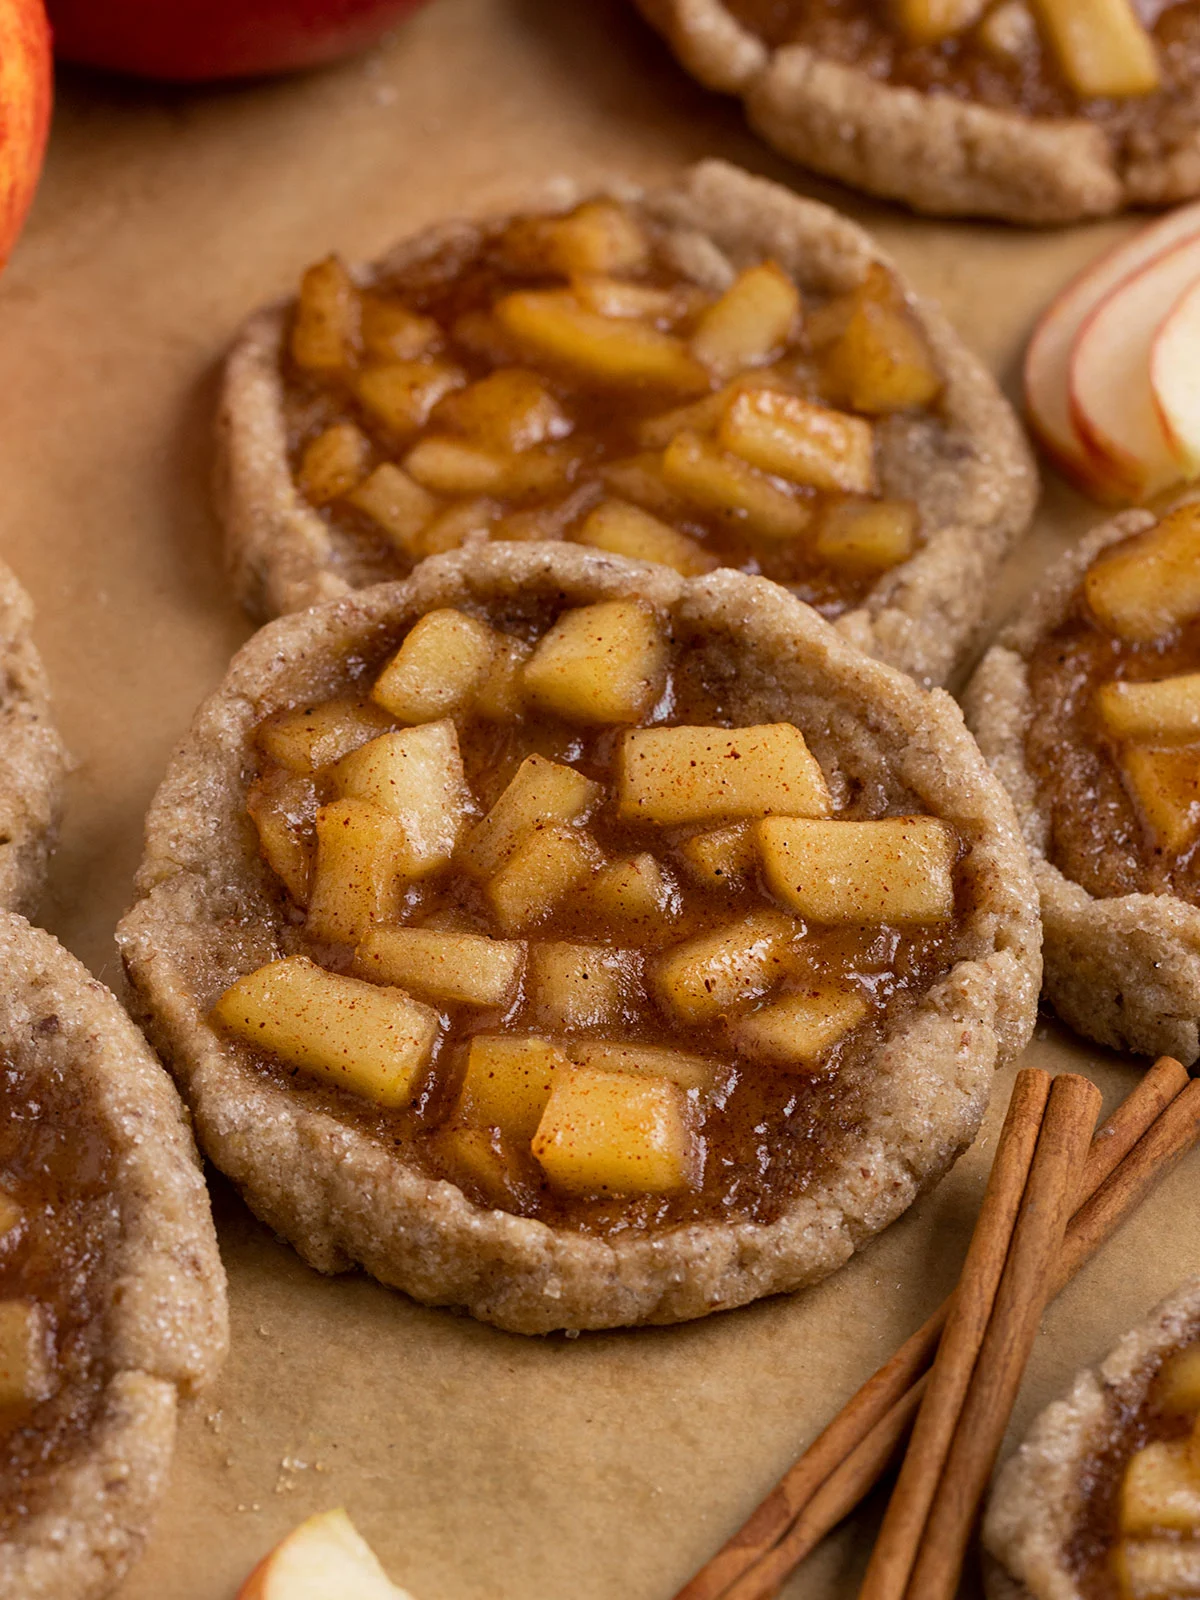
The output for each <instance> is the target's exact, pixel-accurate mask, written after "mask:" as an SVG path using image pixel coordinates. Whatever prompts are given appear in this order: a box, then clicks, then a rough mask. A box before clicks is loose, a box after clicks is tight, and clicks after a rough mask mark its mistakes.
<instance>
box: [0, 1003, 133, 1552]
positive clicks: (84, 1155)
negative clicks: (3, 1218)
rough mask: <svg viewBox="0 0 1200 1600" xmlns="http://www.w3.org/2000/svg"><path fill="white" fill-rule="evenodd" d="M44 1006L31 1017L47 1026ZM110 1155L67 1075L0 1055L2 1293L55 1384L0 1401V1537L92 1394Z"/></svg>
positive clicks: (109, 1215)
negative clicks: (21, 1401)
mask: <svg viewBox="0 0 1200 1600" xmlns="http://www.w3.org/2000/svg"><path fill="white" fill-rule="evenodd" d="M55 1026H57V1019H56V1018H54V1017H46V1018H44V1019H42V1021H41V1023H40V1024H39V1027H41V1028H42V1029H51V1028H53V1027H55ZM110 1180H111V1158H110V1153H109V1150H108V1147H107V1145H106V1144H105V1142H104V1141H103V1140H102V1138H101V1136H100V1134H99V1132H98V1131H97V1130H96V1129H95V1128H94V1125H93V1123H92V1120H91V1117H90V1114H89V1112H88V1109H87V1107H86V1106H85V1105H84V1103H83V1101H82V1098H81V1096H80V1095H79V1093H78V1091H77V1090H76V1089H75V1088H74V1086H73V1085H72V1084H71V1083H69V1082H68V1081H67V1080H65V1079H64V1078H61V1077H57V1076H56V1077H55V1078H53V1079H48V1078H43V1079H40V1080H39V1082H38V1083H37V1085H36V1086H33V1085H31V1084H30V1083H29V1082H28V1080H27V1078H26V1077H25V1076H24V1075H23V1074H22V1073H21V1071H20V1070H19V1069H18V1068H17V1067H15V1066H14V1065H13V1064H12V1063H11V1062H8V1061H4V1060H2V1059H0V1188H2V1189H3V1190H4V1192H5V1194H6V1195H8V1196H9V1197H11V1198H12V1199H13V1200H15V1201H16V1202H17V1204H18V1205H19V1206H20V1207H21V1209H22V1212H23V1217H22V1221H21V1222H20V1223H19V1224H18V1226H17V1227H16V1228H14V1229H13V1230H12V1231H11V1232H10V1233H8V1234H6V1235H4V1236H2V1237H0V1300H33V1301H35V1302H36V1303H37V1305H38V1306H39V1307H40V1309H41V1312H42V1314H43V1318H44V1321H45V1326H46V1331H47V1348H46V1352H45V1354H46V1356H47V1358H48V1360H49V1363H50V1373H51V1378H52V1382H53V1383H54V1385H55V1390H54V1393H53V1394H52V1395H51V1396H50V1398H48V1399H46V1400H43V1401H41V1402H39V1403H36V1404H29V1405H24V1406H20V1407H16V1408H13V1409H10V1410H0V1538H2V1537H3V1536H4V1534H5V1532H6V1531H7V1530H9V1529H11V1528H13V1527H14V1526H15V1525H16V1524H18V1523H19V1522H21V1521H23V1520H24V1519H26V1518H28V1517H29V1516H31V1515H35V1514H36V1513H37V1511H38V1509H39V1506H40V1503H41V1501H42V1499H43V1497H44V1496H45V1494H46V1492H47V1491H48V1490H49V1489H51V1488H52V1487H53V1485H54V1482H55V1479H56V1476H57V1474H58V1473H60V1472H61V1470H62V1468H63V1466H64V1465H65V1464H66V1462H67V1461H68V1460H69V1459H70V1456H71V1454H72V1452H73V1449H74V1448H75V1446H76V1444H77V1442H78V1441H79V1439H80V1438H81V1437H82V1436H84V1435H85V1434H86V1432H87V1430H88V1428H89V1427H90V1426H91V1424H92V1422H93V1420H94V1418H95V1416H96V1413H97V1409H98V1407H99V1404H100V1399H101V1391H102V1386H103V1383H104V1380H105V1377H106V1373H105V1370H104V1355H103V1337H104V1321H105V1305H104V1295H103V1281H104V1272H105V1263H106V1260H107V1259H108V1258H109V1257H110V1255H111V1250H112V1248H113V1245H114V1243H115V1240H116V1236H117V1231H118V1227H119V1217H118V1213H117V1207H116V1203H115V1201H114V1200H113V1198H112V1195H111V1192H110Z"/></svg>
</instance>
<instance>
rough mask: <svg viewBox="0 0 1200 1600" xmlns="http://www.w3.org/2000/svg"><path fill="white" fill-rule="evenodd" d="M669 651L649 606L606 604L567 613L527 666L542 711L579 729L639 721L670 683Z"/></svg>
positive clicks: (531, 692)
mask: <svg viewBox="0 0 1200 1600" xmlns="http://www.w3.org/2000/svg"><path fill="white" fill-rule="evenodd" d="M668 656H669V645H668V643H667V637H666V634H665V632H664V630H663V627H662V624H661V623H660V621H659V619H658V617H657V615H656V614H655V612H654V610H653V608H652V607H651V606H649V605H647V604H645V602H643V601H641V600H601V601H598V602H597V603H596V604H595V605H590V606H579V607H577V608H575V609H574V610H571V611H564V612H563V613H562V615H561V616H560V617H559V619H558V621H557V622H556V623H555V624H554V626H553V627H552V628H551V629H550V631H549V632H548V633H546V634H543V636H542V637H541V639H539V640H538V643H537V645H536V647H535V649H534V652H533V654H532V655H531V656H530V658H529V660H528V661H527V662H526V664H525V671H524V684H525V692H526V694H527V695H528V697H529V698H530V700H531V701H533V703H534V704H535V705H538V706H541V707H542V709H543V710H545V711H552V712H554V713H555V714H556V715H558V716H560V717H565V718H566V719H567V720H568V721H571V722H585V723H590V722H598V723H604V722H636V721H637V720H638V719H639V718H640V717H643V716H645V715H646V713H647V712H648V711H650V709H651V708H652V707H653V705H654V703H655V701H656V700H657V699H658V697H659V695H660V694H661V693H662V691H663V686H664V684H665V682H666V675H667V664H668Z"/></svg>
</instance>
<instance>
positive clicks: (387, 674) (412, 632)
mask: <svg viewBox="0 0 1200 1600" xmlns="http://www.w3.org/2000/svg"><path fill="white" fill-rule="evenodd" d="M495 652H496V635H495V634H494V633H493V632H492V630H491V628H489V627H488V625H487V623H486V622H480V621H479V620H478V618H476V617H469V616H467V614H466V613H465V612H463V611H455V610H454V609H453V608H452V607H449V606H447V607H443V608H442V609H441V610H438V611H428V612H426V614H425V615H424V616H423V617H422V618H421V619H420V621H419V622H415V623H414V624H413V626H412V627H411V628H410V629H409V631H408V633H407V634H406V635H405V639H404V643H403V644H402V645H401V646H400V648H399V650H397V652H396V654H395V655H394V656H393V657H392V659H391V660H390V661H389V662H388V664H387V666H386V667H384V669H383V671H382V672H381V673H380V674H379V677H378V678H377V679H376V680H375V687H374V688H373V689H372V691H371V698H372V699H373V700H375V701H377V702H378V704H379V705H381V706H383V707H384V709H385V710H387V711H390V712H391V714H392V716H394V717H396V718H397V719H398V720H399V721H400V722H433V721H436V719H437V718H438V717H452V716H454V715H456V714H457V713H458V712H460V711H463V710H465V709H466V707H467V706H468V705H470V703H471V701H472V699H473V698H474V696H475V693H476V691H477V690H478V689H479V688H480V686H481V685H482V683H483V681H484V679H485V678H486V677H487V675H488V672H489V671H490V669H491V665H492V661H493V659H494V657H495Z"/></svg>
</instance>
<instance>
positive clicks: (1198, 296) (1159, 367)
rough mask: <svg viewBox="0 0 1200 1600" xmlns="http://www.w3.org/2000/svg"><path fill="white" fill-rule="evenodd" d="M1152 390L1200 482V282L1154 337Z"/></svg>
mask: <svg viewBox="0 0 1200 1600" xmlns="http://www.w3.org/2000/svg"><path fill="white" fill-rule="evenodd" d="M1150 387H1151V391H1152V393H1153V396H1154V404H1155V407H1156V409H1157V412H1158V417H1159V421H1160V423H1161V425H1162V429H1163V432H1164V433H1165V434H1166V436H1167V439H1168V440H1169V441H1170V445H1171V448H1172V450H1173V451H1174V452H1175V454H1176V455H1177V456H1178V458H1179V459H1180V460H1181V461H1182V462H1183V464H1184V469H1185V471H1186V474H1187V476H1188V478H1196V477H1200V283H1194V284H1193V285H1192V286H1191V288H1190V289H1187V290H1185V291H1184V293H1183V294H1182V295H1181V296H1180V298H1179V300H1178V301H1177V302H1176V304H1175V306H1174V307H1173V309H1172V310H1171V312H1170V314H1169V315H1168V316H1167V318H1166V320H1165V321H1164V322H1163V324H1162V327H1161V328H1160V329H1159V331H1158V334H1157V336H1156V337H1155V340H1154V347H1153V349H1152V351H1151V353H1150Z"/></svg>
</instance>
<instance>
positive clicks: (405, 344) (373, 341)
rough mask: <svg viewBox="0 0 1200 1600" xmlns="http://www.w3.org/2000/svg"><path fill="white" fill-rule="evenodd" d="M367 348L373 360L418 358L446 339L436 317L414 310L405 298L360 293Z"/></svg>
mask: <svg viewBox="0 0 1200 1600" xmlns="http://www.w3.org/2000/svg"><path fill="white" fill-rule="evenodd" d="M359 306H360V308H361V317H362V342H363V349H364V351H365V352H366V354H367V356H368V358H369V359H370V360H371V361H379V362H388V361H415V360H416V359H417V357H418V356H424V355H428V354H429V353H430V352H431V351H432V350H434V349H435V348H436V347H437V346H438V345H440V344H441V342H442V330H441V329H440V328H439V327H438V325H437V323H436V322H435V321H434V319H433V318H432V317H423V316H421V315H420V313H419V312H416V311H412V310H410V309H409V307H408V306H406V305H405V304H404V302H403V301H402V300H397V299H395V298H393V297H390V296H387V295H380V294H364V295H360V296H359Z"/></svg>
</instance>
